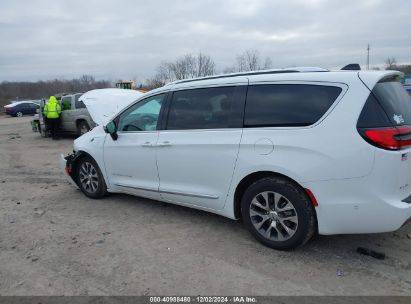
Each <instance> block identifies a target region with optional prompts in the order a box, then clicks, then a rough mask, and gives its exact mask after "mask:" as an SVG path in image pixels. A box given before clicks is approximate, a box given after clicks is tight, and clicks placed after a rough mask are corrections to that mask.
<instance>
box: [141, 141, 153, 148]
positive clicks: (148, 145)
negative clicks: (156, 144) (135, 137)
mask: <svg viewBox="0 0 411 304" xmlns="http://www.w3.org/2000/svg"><path fill="white" fill-rule="evenodd" d="M141 146H142V147H148V148H150V147H153V144H152V143H151V142H149V141H146V142H145V143H144V144H141Z"/></svg>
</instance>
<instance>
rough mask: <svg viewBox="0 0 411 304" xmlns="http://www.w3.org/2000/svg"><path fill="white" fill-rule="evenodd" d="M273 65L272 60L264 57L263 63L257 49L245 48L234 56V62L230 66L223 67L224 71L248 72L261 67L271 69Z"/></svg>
mask: <svg viewBox="0 0 411 304" xmlns="http://www.w3.org/2000/svg"><path fill="white" fill-rule="evenodd" d="M272 66H273V63H272V60H271V58H269V57H266V58H265V60H264V63H262V60H261V58H260V55H259V53H258V51H257V50H247V51H245V52H244V53H242V54H240V55H238V56H237V57H236V60H235V63H234V65H233V66H231V67H227V68H225V69H224V72H225V73H234V72H249V71H257V70H262V69H271V68H272Z"/></svg>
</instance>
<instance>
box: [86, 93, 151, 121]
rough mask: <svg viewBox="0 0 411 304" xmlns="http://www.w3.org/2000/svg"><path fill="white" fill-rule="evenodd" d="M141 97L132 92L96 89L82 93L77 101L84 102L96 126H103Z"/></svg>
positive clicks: (139, 94) (140, 94)
mask: <svg viewBox="0 0 411 304" xmlns="http://www.w3.org/2000/svg"><path fill="white" fill-rule="evenodd" d="M143 95H144V93H141V92H139V91H134V90H124V89H97V90H92V91H88V92H87V93H84V94H83V95H81V96H80V98H79V100H81V101H83V102H84V104H85V105H86V107H87V109H88V111H89V113H90V116H91V118H92V119H93V121H94V122H95V123H96V124H98V125H105V124H107V123H108V122H109V121H110V119H111V118H112V117H113V116H114V115H116V114H117V113H118V112H120V111H121V110H122V109H124V108H125V107H126V106H128V105H129V104H131V103H132V102H134V101H136V100H137V99H139V98H140V97H141V96H143Z"/></svg>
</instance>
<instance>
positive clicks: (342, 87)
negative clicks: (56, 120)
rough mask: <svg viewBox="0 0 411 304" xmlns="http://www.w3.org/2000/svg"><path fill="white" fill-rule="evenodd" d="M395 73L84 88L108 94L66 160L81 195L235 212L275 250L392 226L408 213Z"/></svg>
mask: <svg viewBox="0 0 411 304" xmlns="http://www.w3.org/2000/svg"><path fill="white" fill-rule="evenodd" d="M400 76H401V74H400V73H399V72H394V71H378V72H376V71H373V72H368V71H327V70H324V69H318V68H317V69H316V68H302V69H299V68H295V69H289V70H271V71H261V72H253V73H242V74H230V75H223V76H215V77H208V78H202V79H194V80H183V81H178V82H174V83H172V84H169V85H166V86H164V87H162V88H160V89H157V90H154V91H151V92H148V93H147V94H145V95H143V96H141V97H140V98H138V99H137V98H136V96H135V95H134V94H135V93H133V91H130V90H119V89H112V90H111V91H110V92H106V91H104V90H103V91H99V90H96V91H91V92H89V93H87V94H85V95H83V97H82V100H83V101H84V103H85V104H86V105H90V106H93V101H96V100H108V101H107V102H106V103H104V105H105V106H104V107H103V106H100V107H96V109H97V110H98V111H91V109H90V108H89V110H90V114H91V115H92V116H93V120H94V121H95V122H97V123H98V124H99V126H98V127H96V128H94V129H93V130H92V131H91V132H89V133H87V134H85V135H83V136H81V137H80V138H78V139H77V140H76V141H75V142H74V154H72V155H69V156H67V157H65V158H62V164H63V165H64V167H65V169H66V172H67V173H68V174H69V175H70V176H71V178H72V180H73V181H74V182H75V184H76V185H78V187H79V188H80V189H81V190H82V191H83V192H84V194H85V195H87V196H88V197H91V198H100V197H103V196H104V195H105V194H106V193H107V192H115V193H120V192H121V193H128V194H132V195H136V196H142V197H147V198H151V199H155V200H160V201H164V202H170V203H173V204H179V205H184V206H189V207H192V208H197V209H201V210H205V211H209V212H213V213H217V214H220V215H223V216H226V217H229V218H232V219H239V218H242V220H243V222H244V224H245V225H246V226H247V228H248V229H249V230H250V232H251V233H252V234H253V235H254V236H255V237H256V238H257V239H258V240H259V241H260V242H262V243H263V244H265V245H267V246H270V247H272V248H275V249H291V248H294V247H297V246H300V245H302V244H304V243H305V242H306V241H308V240H309V239H310V238H311V236H312V235H313V234H314V233H316V232H318V233H319V234H345V233H376V232H388V231H393V230H396V229H398V228H400V227H401V226H402V225H403V224H404V223H405V222H406V221H407V220H408V219H409V218H410V217H411V158H410V156H411V155H409V154H410V151H411V127H410V126H411V100H410V97H409V96H408V95H407V93H406V92H405V90H404V89H403V87H402V86H401V84H400V82H399V81H398V78H399V77H400ZM136 99H137V100H136ZM133 100H134V101H133ZM119 103H121V105H119ZM113 107H118V108H123V109H122V110H115V109H113ZM103 108H104V109H107V111H109V112H110V111H111V112H112V114H110V115H109V114H107V113H102V112H104V111H102V109H103ZM115 112H117V114H114V115H113V113H115ZM96 113H97V114H96Z"/></svg>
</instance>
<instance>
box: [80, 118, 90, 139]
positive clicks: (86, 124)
mask: <svg viewBox="0 0 411 304" xmlns="http://www.w3.org/2000/svg"><path fill="white" fill-rule="evenodd" d="M83 126H86V127H87V129H88V131H90V126H89V125H88V123H87V122H86V121H81V122H80V123H79V124H78V127H77V135H78V136H81V135H83V134H81V129H82V127H83ZM88 131H87V132H88Z"/></svg>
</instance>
